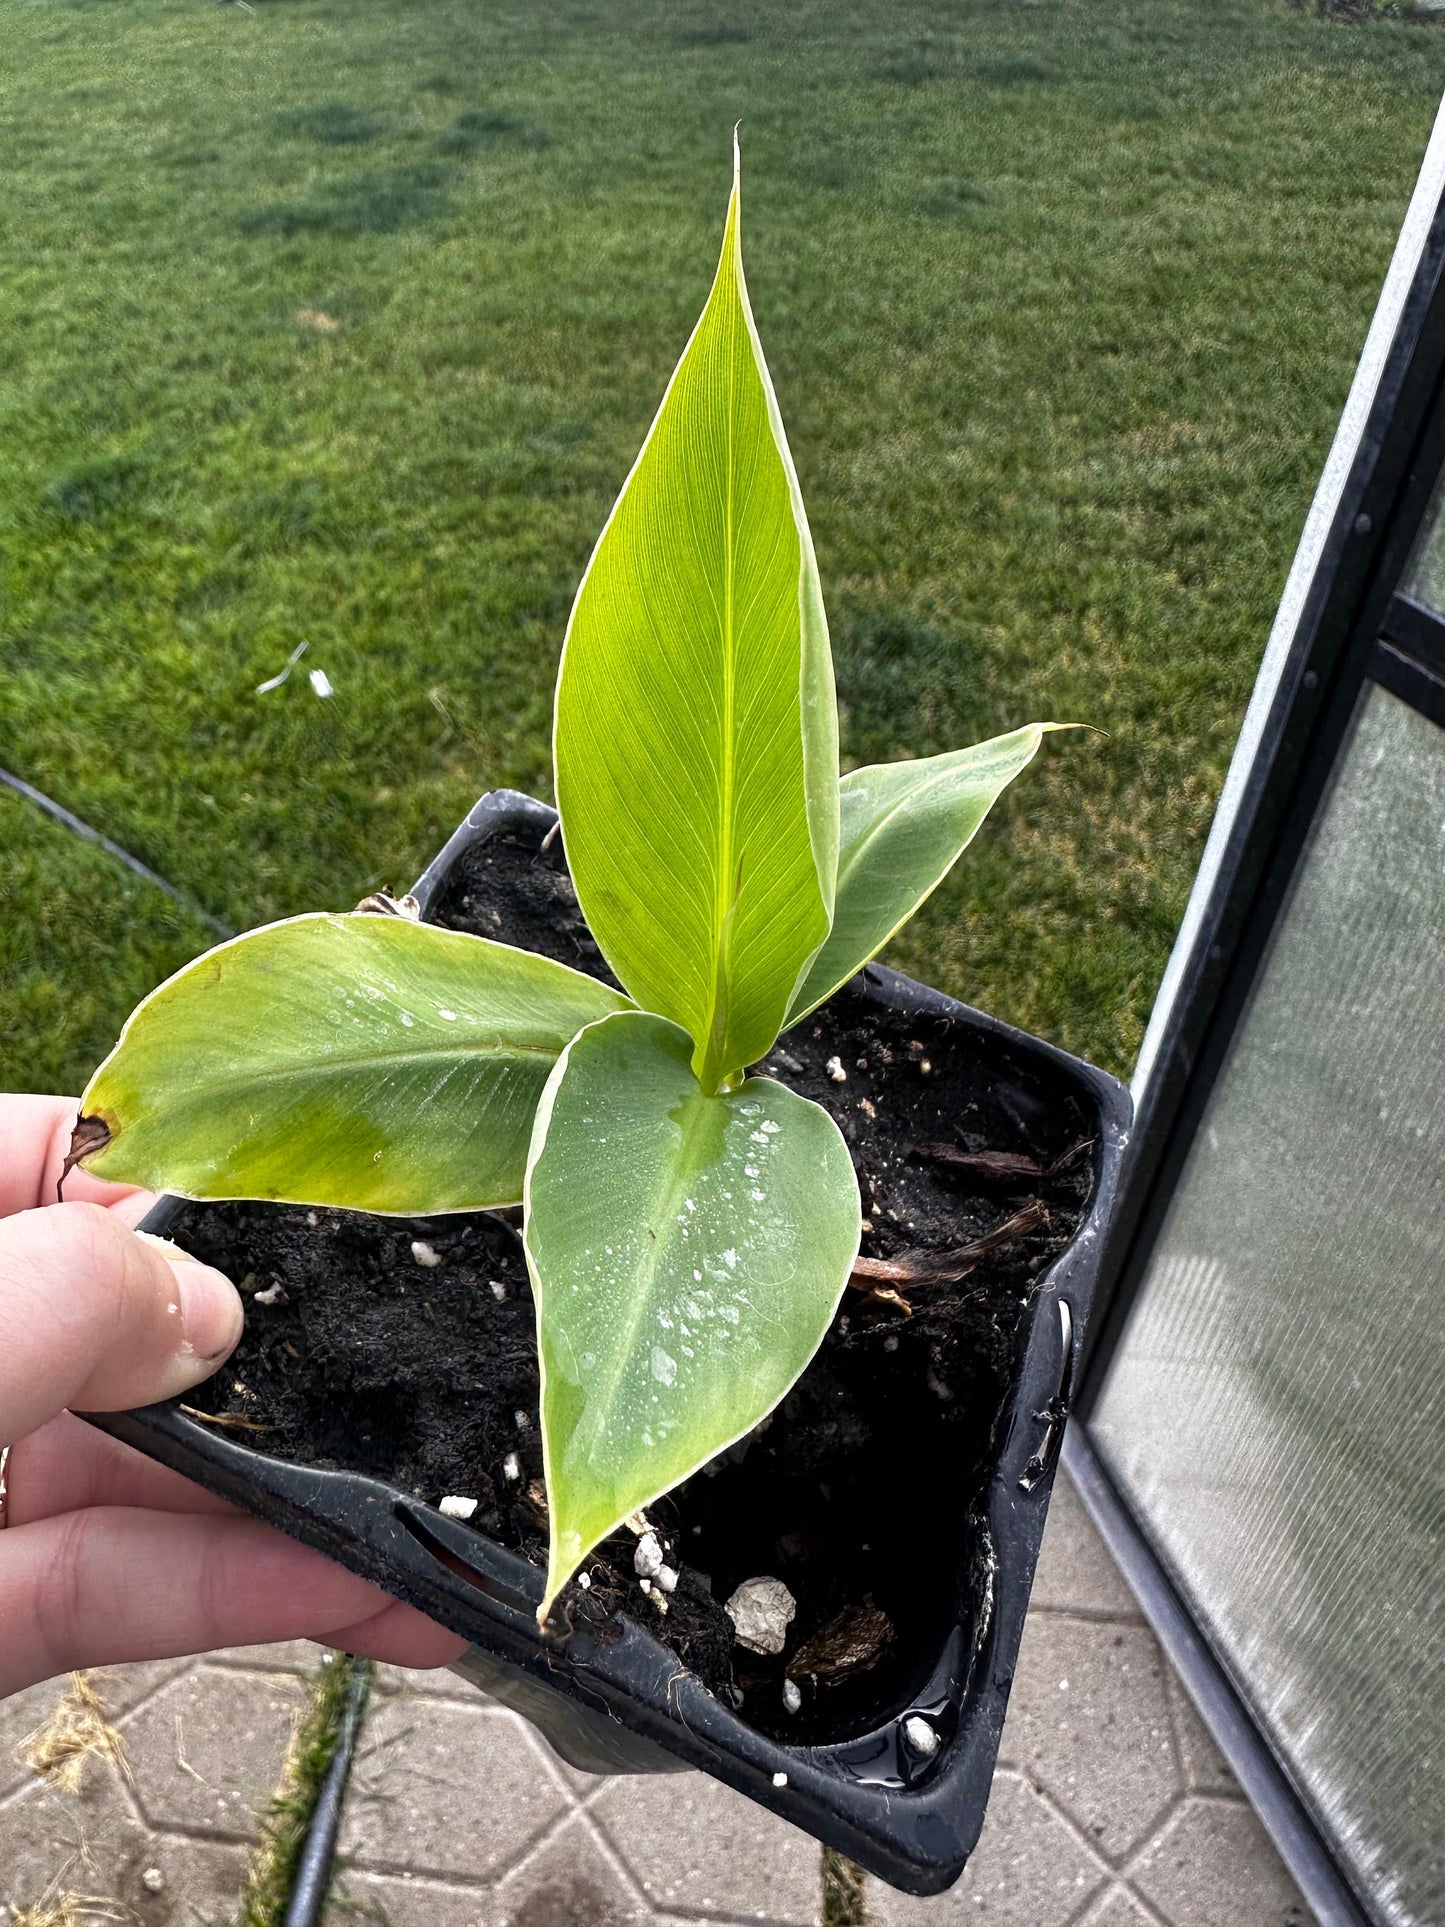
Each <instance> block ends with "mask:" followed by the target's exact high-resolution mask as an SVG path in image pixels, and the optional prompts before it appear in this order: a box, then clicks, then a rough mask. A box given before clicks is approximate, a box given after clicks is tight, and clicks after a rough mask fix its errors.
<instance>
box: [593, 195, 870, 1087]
mask: <svg viewBox="0 0 1445 1927" xmlns="http://www.w3.org/2000/svg"><path fill="white" fill-rule="evenodd" d="M555 755H556V775H557V800H558V804H559V806H560V809H561V814H562V830H563V836H564V838H565V841H566V847H567V856H568V860H569V862H570V864H571V869H572V876H573V879H574V881H575V883H576V885H577V894H578V896H579V898H580V900H581V903H582V908H583V910H584V912H585V913H586V916H587V921H588V923H589V924H590V925H591V928H592V931H593V934H594V935H595V937H596V938H597V941H598V943H599V944H600V945H601V947H602V950H603V953H604V955H605V956H606V957H607V960H608V962H609V963H610V964H611V965H612V968H613V969H614V970H615V971H616V973H617V976H618V978H619V979H620V981H621V982H622V983H623V984H625V985H626V987H627V989H628V991H629V992H630V993H631V994H632V996H633V997H634V998H635V999H636V1000H637V1002H638V1003H639V1004H641V1005H643V1006H644V1007H645V1008H647V1009H649V1010H654V1011H658V1012H660V1013H661V1014H662V1015H663V1016H665V1017H670V1018H672V1019H673V1020H674V1021H675V1022H676V1023H678V1024H681V1025H682V1027H683V1028H684V1029H685V1030H686V1031H688V1032H689V1034H690V1035H691V1036H692V1038H693V1041H694V1045H695V1049H694V1053H693V1064H694V1068H695V1069H696V1071H697V1073H698V1076H699V1078H700V1079H701V1081H702V1083H703V1085H704V1087H705V1088H707V1089H708V1090H713V1089H716V1088H717V1086H718V1084H719V1083H720V1081H721V1080H722V1079H724V1078H726V1077H727V1076H729V1075H730V1074H731V1073H733V1072H736V1071H737V1070H739V1069H740V1068H741V1067H742V1066H743V1065H745V1064H748V1063H751V1062H753V1061H754V1060H755V1059H757V1058H758V1057H761V1056H762V1055H763V1053H764V1052H765V1051H766V1050H767V1049H768V1048H769V1046H770V1045H771V1044H772V1042H773V1039H774V1038H775V1037H776V1035H777V1032H778V1029H779V1027H780V1025H781V1024H782V1021H783V1016H784V1013H785V1012H786V1010H787V1008H788V1004H789V1001H790V1000H791V998H792V996H793V993H794V991H795V989H796V988H797V984H798V980H799V977H800V975H801V973H802V972H803V970H804V969H805V968H806V966H807V964H808V961H809V959H810V958H811V957H812V955H813V953H814V952H815V951H816V949H817V948H818V946H819V944H820V943H821V942H822V941H823V939H824V937H825V936H826V935H827V931H828V921H829V916H830V913H831V909H832V902H833V876H834V871H835V868H836V863H837V848H838V793H837V792H838V783H837V775H838V742H837V712H836V705H835V700H834V694H833V668H832V659H831V657H830V655H829V650H828V634H827V626H826V622H825V619H824V615H823V601H822V595H821V592H820V590H819V586H818V572H817V564H816V562H815V560H814V557H813V545H812V539H811V537H810V536H809V533H808V525H807V521H806V518H805V516H804V513H803V504H802V497H801V495H800V493H799V490H798V483H797V477H796V475H795V474H794V471H793V464H792V459H791V457H790V455H789V453H788V445H787V442H786V440H785V439H784V435H783V426H782V421H781V419H780V417H779V414H778V407H777V402H776V400H775V398H774V395H773V389H772V383H771V381H770V380H769V378H768V371H767V367H766V364H765V363H764V361H763V355H762V349H761V346H760V345H759V342H758V337H757V330H756V328H755V327H754V324H753V317H752V311H751V309H750V307H749V305H748V295H747V288H746V285H745V283H744V280H743V265H742V249H741V229H740V204H739V189H738V184H737V180H736V178H735V179H734V184H733V191H732V198H731V200H730V202H729V204H728V216H727V228H726V232H725V234H724V237H723V248H722V259H721V261H720V262H719V265H718V271H717V278H716V280H715V281H714V283H713V288H712V292H711V294H710V295H709V296H708V301H707V305H706V307H705V308H704V309H703V312H702V316H701V319H700V320H699V321H698V324H697V327H696V329H695V330H694V333H693V336H692V339H691V340H690V341H689V343H688V345H687V348H686V350H685V351H684V353H683V357H682V360H681V361H680V362H679V364H678V367H677V370H676V372H675V373H674V375H673V377H672V381H671V383H670V385H669V387H668V390H667V393H666V395H665V396H664V397H663V401H662V406H661V408H660V409H659V410H658V414H657V418H656V420H655V421H654V422H653V424H652V428H651V430H650V431H649V433H648V436H647V440H646V442H645V443H644V445H643V448H642V452H641V454H640V455H639V456H638V458H637V463H636V465H635V467H634V468H633V470H632V473H631V475H630V476H629V477H628V479H627V482H626V485H625V486H624V488H623V491H622V494H621V495H620V497H619V498H618V501H617V504H616V506H615V508H614V509H613V511H612V515H611V517H610V519H609V521H608V523H607V526H606V528H605V529H604V530H603V532H602V536H601V539H600V541H599V542H598V544H597V548H596V550H595V552H594V553H593V556H592V560H591V562H590V564H589V566H588V570H587V574H586V576H585V577H584V579H583V582H582V586H581V588H580V589H579V590H578V593H577V602H576V606H575V607H574V609H573V611H572V619H571V622H570V624H569V626H568V630H567V639H566V644H565V648H564V651H563V656H562V666H561V671H560V674H559V677H558V684H557V712H556V740H555Z"/></svg>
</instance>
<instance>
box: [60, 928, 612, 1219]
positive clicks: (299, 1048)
mask: <svg viewBox="0 0 1445 1927" xmlns="http://www.w3.org/2000/svg"><path fill="white" fill-rule="evenodd" d="M625 1007H626V999H625V998H622V997H619V996H618V995H617V994H616V992H615V991H611V990H608V989H606V988H605V986H603V985H602V984H599V983H596V982H594V981H593V979H592V978H590V977H584V976H582V975H581V974H580V972H578V971H575V970H569V969H567V967H566V966H565V965H564V964H559V963H553V962H552V961H551V960H550V958H547V957H538V956H534V955H533V954H532V953H531V952H530V951H525V950H513V949H511V948H510V947H509V946H508V945H506V944H500V943H489V942H488V941H487V940H486V939H484V938H482V937H471V936H466V935H464V934H462V933H461V932H459V931H454V930H438V929H436V928H435V927H434V926H432V925H429V924H417V923H411V922H408V921H407V920H406V919H404V918H400V917H380V916H355V915H352V916H304V917H293V918H291V919H289V920H288V921H286V922H284V923H273V924H267V925H265V926H264V927H263V928H261V929H259V930H253V931H251V932H249V933H248V934H247V935H246V936H243V937H237V938H235V939H233V941H232V942H230V943H224V944H222V945H221V946H220V947H219V948H218V949H215V950H211V951H208V952H207V953H206V954H205V956H203V957H198V958H197V959H196V961H195V962H194V963H192V964H188V965H187V966H186V968H185V969H184V970H182V971H179V972H178V973H177V974H176V975H175V976H174V977H172V978H170V979H169V980H168V981H167V982H166V983H164V984H162V985H161V986H160V988H159V989H158V990H155V991H153V992H152V993H151V995H150V996H149V997H147V998H146V1000H145V1002H144V1003H143V1004H141V1005H140V1006H139V1007H138V1009H137V1010H136V1011H135V1012H134V1013H133V1014H132V1016H131V1017H130V1019H129V1021H128V1022H127V1024H126V1026H125V1029H124V1030H123V1031H122V1033H121V1037H120V1042H119V1043H118V1044H117V1045H116V1047H115V1049H114V1050H113V1051H112V1052H111V1054H110V1056H109V1057H108V1058H107V1059H106V1060H105V1062H104V1063H103V1064H102V1065H101V1067H100V1069H99V1070H98V1071H97V1072H96V1074H95V1076H94V1077H93V1078H92V1079H91V1081H90V1086H89V1088H88V1089H87V1091H86V1093H85V1096H84V1097H83V1098H82V1099H81V1109H82V1113H83V1114H84V1115H85V1116H86V1117H96V1118H99V1119H100V1120H101V1123H102V1124H103V1125H104V1126H105V1128H106V1130H107V1131H108V1132H109V1138H108V1141H107V1142H106V1143H105V1144H104V1145H103V1147H102V1148H101V1149H99V1150H98V1151H94V1152H91V1153H89V1154H88V1155H86V1156H85V1157H84V1158H83V1160H82V1162H83V1163H84V1165H85V1167H86V1169H87V1170H89V1171H93V1172H94V1173H95V1174H96V1175H97V1176H98V1177H103V1178H115V1179H118V1180H120V1181H122V1182H125V1183H130V1184H143V1185H147V1186H149V1187H150V1188H152V1189H154V1190H163V1191H174V1192H179V1193H181V1194H182V1195H184V1196H186V1197H192V1198H272V1199H280V1200H284V1201H286V1202H288V1203H293V1204H324V1205H335V1206H338V1207H343V1208H349V1209H353V1210H359V1211H388V1212H408V1213H409V1212H432V1211H464V1210H479V1209H482V1208H484V1207H486V1206H489V1205H497V1204H514V1203H516V1202H517V1201H518V1200H519V1199H520V1198H521V1195H522V1180H523V1176H524V1174H525V1169H526V1160H527V1147H528V1144H529V1141H530V1138H531V1132H532V1120H533V1117H534V1115H535V1113H536V1108H537V1102H538V1099H539V1098H540V1097H541V1094H542V1089H543V1086H544V1085H545V1083H546V1081H547V1076H548V1073H549V1072H550V1071H551V1069H552V1066H553V1064H554V1063H555V1062H556V1060H557V1058H558V1056H559V1055H560V1053H561V1052H562V1050H563V1049H564V1048H565V1046H566V1044H567V1043H568V1041H569V1040H570V1039H571V1038H572V1037H573V1036H574V1035H575V1034H576V1032H577V1031H578V1030H579V1029H580V1028H581V1027H582V1026H583V1025H584V1024H589V1023H593V1022H595V1021H596V1020H597V1019H598V1018H600V1017H604V1016H606V1015H607V1014H608V1012H609V1011H614V1010H620V1009H623V1008H625Z"/></svg>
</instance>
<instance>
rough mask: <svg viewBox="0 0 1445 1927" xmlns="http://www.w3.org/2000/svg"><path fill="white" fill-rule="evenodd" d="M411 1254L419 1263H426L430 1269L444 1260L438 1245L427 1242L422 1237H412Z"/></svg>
mask: <svg viewBox="0 0 1445 1927" xmlns="http://www.w3.org/2000/svg"><path fill="white" fill-rule="evenodd" d="M411 1255H412V1257H413V1258H414V1259H415V1261H416V1262H417V1264H419V1265H425V1266H426V1267H427V1268H428V1270H430V1269H431V1267H432V1266H433V1265H439V1264H440V1263H441V1261H442V1258H441V1253H440V1252H439V1251H438V1250H437V1248H436V1246H435V1245H429V1244H427V1243H426V1242H425V1240H424V1239H422V1238H413V1239H412V1241H411Z"/></svg>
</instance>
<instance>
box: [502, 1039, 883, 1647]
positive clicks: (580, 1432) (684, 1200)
mask: <svg viewBox="0 0 1445 1927" xmlns="http://www.w3.org/2000/svg"><path fill="white" fill-rule="evenodd" d="M691 1054H692V1051H691V1045H690V1043H689V1040H688V1038H687V1035H686V1033H685V1032H684V1031H682V1030H680V1029H679V1028H678V1027H677V1026H676V1025H674V1024H671V1023H669V1022H667V1021H666V1020H665V1019H664V1018H660V1017H654V1016H650V1015H649V1014H647V1013H646V1012H643V1011H626V1012H624V1013H622V1015H620V1016H616V1017H608V1018H606V1019H605V1020H604V1021H603V1022H602V1023H599V1024H594V1025H592V1026H591V1028H590V1029H588V1030H584V1031H583V1032H582V1034H581V1035H580V1036H579V1037H578V1038H577V1039H576V1041H575V1042H574V1043H572V1044H570V1045H569V1046H568V1048H567V1050H566V1051H565V1052H564V1054H563V1056H562V1057H561V1058H560V1059H559V1060H558V1063H557V1067H556V1069H555V1070H554V1071H553V1073H552V1075H551V1077H550V1079H549V1080H548V1084H547V1089H546V1092H545V1094H544V1096H543V1099H542V1102H541V1104H540V1106H539V1107H538V1111H537V1122H536V1128H535V1130H534V1133H533V1139H532V1152H531V1157H530V1160H529V1162H528V1166H527V1217H526V1244H527V1262H528V1265H529V1266H530V1268H531V1273H532V1289H533V1292H534V1294H535V1296H536V1301H537V1332H538V1342H539V1346H540V1350H541V1359H542V1440H543V1452H544V1456H545V1461H546V1473H547V1496H548V1502H549V1507H550V1517H551V1552H550V1558H549V1565H548V1572H547V1589H546V1598H545V1600H544V1604H543V1611H542V1615H540V1616H545V1613H546V1610H547V1608H548V1607H549V1606H550V1604H551V1602H552V1600H553V1599H554V1598H555V1597H556V1595H557V1592H558V1591H559V1590H560V1588H561V1587H562V1586H563V1585H565V1584H566V1581H567V1579H568V1577H569V1576H570V1575H571V1573H572V1572H573V1571H574V1570H575V1569H576V1567H577V1565H578V1562H579V1561H580V1560H581V1559H582V1558H583V1557H584V1556H585V1554H586V1553H587V1552H588V1551H590V1549H591V1548H592V1547H593V1546H595V1545H596V1544H597V1542H598V1541H599V1540H600V1539H604V1538H605V1537H606V1536H607V1534H608V1533H609V1532H612V1531H613V1530H615V1528H616V1527H617V1526H618V1525H620V1524H621V1523H622V1521H623V1520H624V1519H625V1518H626V1517H627V1516H628V1514H629V1513H631V1512H633V1511H635V1510H636V1509H637V1508H638V1507H639V1506H644V1505H646V1504H647V1503H648V1502H649V1500H651V1499H654V1498H656V1497H657V1495H658V1494H659V1493H661V1492H666V1491H667V1490H668V1489H669V1488H670V1487H672V1486H674V1485H676V1484H677V1483H678V1482H679V1480H681V1479H685V1478H686V1477H687V1476H688V1474H689V1473H690V1472H694V1471H696V1469H697V1468H698V1467H699V1466H700V1465H704V1464H706V1462H707V1461H708V1460H709V1459H711V1458H714V1457H715V1456H716V1455H717V1454H718V1453H719V1452H721V1451H722V1450H723V1449H724V1448H725V1447H726V1446H728V1445H730V1444H731V1443H732V1442H733V1441H734V1440H735V1439H737V1438H740V1437H741V1436H742V1434H743V1433H745V1432H747V1431H749V1430H751V1428H752V1427H753V1426H754V1425H756V1424H757V1423H758V1421H759V1420H760V1419H762V1418H763V1417H764V1416H765V1415H766V1414H767V1413H768V1412H770V1411H771V1410H772V1408H773V1406H774V1405H776V1404H777V1402H778V1400H779V1399H780V1398H781V1397H782V1396H783V1394H784V1393H785V1392H786V1391H787V1390H788V1387H789V1386H790V1385H791V1384H792V1383H793V1382H794V1380H795V1379H796V1378H797V1376H798V1374H799V1373H800V1372H801V1371H802V1369H803V1367H804V1366H805V1365H806V1364H807V1362H808V1360H809V1359H810V1358H811V1357H812V1355H813V1353H814V1352H815V1351H816V1350H817V1348H818V1346H819V1344H820V1343H821V1342H822V1338H823V1334H824V1333H825V1332H826V1331H827V1329H828V1324H829V1321H830V1320H831V1318H832V1316H833V1312H834V1309H835V1307H836V1306H837V1303H838V1299H839V1297H840V1295H841V1294H842V1291H843V1287H844V1285H845V1284H846V1282H847V1279H848V1274H849V1271H850V1270H851V1269H852V1265H853V1260H854V1258H855V1257H856V1256H857V1252H858V1237H859V1228H860V1222H861V1214H860V1210H859V1202H858V1183H857V1180H856V1178H855V1177H854V1175H853V1166H852V1162H851V1160H850V1159H849V1156H848V1148H847V1146H846V1145H845V1144H844V1142H843V1139H842V1136H841V1134H840V1133H839V1130H838V1127H837V1125H836V1124H835V1123H834V1122H833V1120H832V1118H830V1117H829V1116H828V1114H827V1112H826V1111H823V1110H820V1109H819V1108H818V1106H817V1105H816V1104H812V1103H810V1102H809V1101H808V1099H807V1098H804V1097H799V1096H797V1095H796V1093H794V1092H792V1091H789V1090H786V1089H785V1088H784V1087H783V1086H782V1085H781V1084H776V1083H774V1082H773V1081H772V1079H770V1078H766V1077H751V1078H749V1079H748V1080H747V1081H746V1082H745V1083H744V1084H743V1085H742V1086H741V1088H740V1089H738V1090H736V1091H732V1092H726V1093H723V1094H720V1095H716V1096H710V1095H709V1094H708V1093H707V1092H706V1091H704V1090H703V1088H702V1086H701V1085H700V1084H699V1083H698V1080H697V1078H696V1076H695V1075H694V1074H693V1071H692V1068H691V1064H690V1058H691Z"/></svg>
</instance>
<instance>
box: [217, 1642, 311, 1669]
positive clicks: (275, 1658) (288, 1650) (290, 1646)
mask: <svg viewBox="0 0 1445 1927" xmlns="http://www.w3.org/2000/svg"><path fill="white" fill-rule="evenodd" d="M330 1650H331V1649H330V1647H329V1646H318V1645H317V1644H316V1643H315V1641H314V1640H310V1639H282V1640H278V1641H277V1642H276V1643H275V1644H274V1645H271V1646H227V1647H226V1648H224V1650H223V1651H221V1652H219V1653H208V1654H207V1655H206V1664H207V1665H208V1666H240V1667H243V1668H244V1669H245V1671H247V1672H248V1673H314V1672H315V1671H316V1668H317V1667H318V1666H319V1665H320V1664H321V1661H322V1660H323V1659H324V1658H325V1656H326V1654H327V1653H328V1652H329V1651H330Z"/></svg>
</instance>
